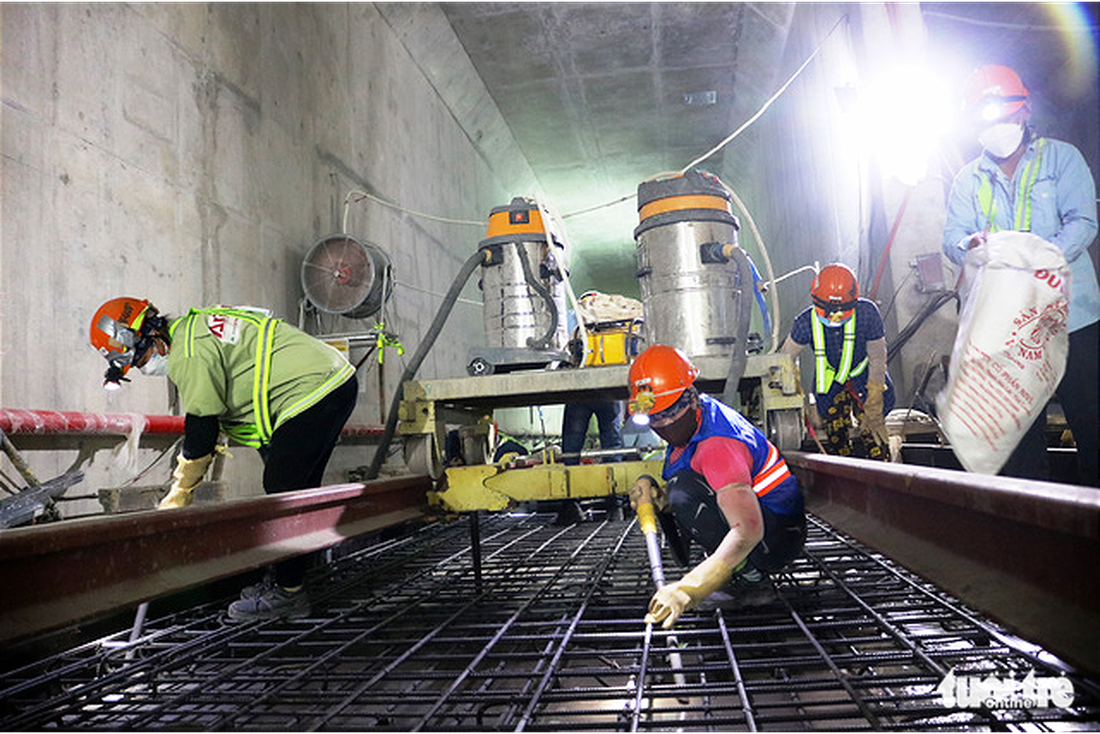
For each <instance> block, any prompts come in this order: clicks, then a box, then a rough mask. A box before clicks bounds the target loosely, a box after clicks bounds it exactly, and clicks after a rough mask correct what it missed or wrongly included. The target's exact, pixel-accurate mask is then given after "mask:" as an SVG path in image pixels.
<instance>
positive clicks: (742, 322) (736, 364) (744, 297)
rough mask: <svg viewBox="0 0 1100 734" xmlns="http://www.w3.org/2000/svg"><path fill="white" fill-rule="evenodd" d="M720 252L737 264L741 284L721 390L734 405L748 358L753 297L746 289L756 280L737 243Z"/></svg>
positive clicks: (752, 286) (728, 403) (750, 264)
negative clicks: (733, 335) (731, 350)
mask: <svg viewBox="0 0 1100 734" xmlns="http://www.w3.org/2000/svg"><path fill="white" fill-rule="evenodd" d="M722 254H724V255H725V256H726V257H729V258H731V259H732V260H733V262H734V263H735V264H736V265H737V275H738V281H739V282H740V284H741V287H740V289H739V291H737V293H738V297H737V332H736V333H737V341H735V342H734V343H733V354H732V355H730V366H729V371H728V372H726V387H725V389H724V390H722V402H723V403H725V404H726V405H734V404H735V403H734V401H735V400H736V399H737V386H738V384H740V382H741V375H743V374H745V363H746V362H747V361H748V358H749V355H748V352H747V351H746V349H745V348H746V347H747V346H748V344H747V342H748V335H749V324H750V323H751V319H752V303H753V298H752V296H750V295H749V293H748V289H749V288H755V287H756V281H755V279H754V278H753V272H752V271H753V267H752V263H751V262H750V261H749V256H748V255H747V254H746V253H745V251H744V250H742V249H741V248H740V247H738V246H737V245H726V246H725V247H723V248H722Z"/></svg>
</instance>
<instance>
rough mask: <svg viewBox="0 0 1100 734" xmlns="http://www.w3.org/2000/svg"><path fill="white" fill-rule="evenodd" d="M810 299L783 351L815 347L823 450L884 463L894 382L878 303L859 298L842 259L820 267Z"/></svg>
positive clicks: (852, 276)
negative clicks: (891, 377)
mask: <svg viewBox="0 0 1100 734" xmlns="http://www.w3.org/2000/svg"><path fill="white" fill-rule="evenodd" d="M810 297H811V299H812V301H813V305H812V306H811V307H810V308H807V309H806V310H805V311H803V312H802V313H800V314H798V316H796V317H795V319H794V324H793V325H792V326H791V333H790V336H788V337H787V339H786V341H784V342H783V346H782V347H781V348H780V352H782V353H783V354H789V355H791V356H794V355H797V354H798V353H799V352H801V351H802V349H803V348H804V347H805V346H806V345H808V344H812V345H813V350H814V402H815V403H816V405H817V413H818V415H819V416H821V420H822V421H823V422H824V424H825V434H826V436H827V440H826V443H825V446H824V448H825V451H826V452H827V453H830V454H835V455H838V456H857V457H860V458H869V459H879V460H882V461H886V460H888V459H889V458H890V450H889V444H888V443H887V435H886V414H887V413H889V412H890V411H891V410H892V409H893V407H894V384H893V382H892V381H891V380H890V375H889V373H888V372H887V371H886V329H885V327H884V326H883V323H882V316H881V315H880V314H879V311H878V306H876V305H875V304H874V302H873V301H870V300H868V299H866V298H860V295H859V282H858V281H857V280H856V274H855V273H853V272H852V270H851V268H849V267H848V266H847V265H842V264H840V263H833V264H832V265H826V266H825V267H824V268H822V269H821V272H820V273H818V274H817V276H816V277H815V278H814V282H813V284H812V285H811V287H810ZM856 425H858V426H859V433H858V437H853V436H852V435H851V434H852V428H853V427H854V426H856Z"/></svg>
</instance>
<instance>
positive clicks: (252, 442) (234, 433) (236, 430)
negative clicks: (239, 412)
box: [221, 423, 263, 448]
mask: <svg viewBox="0 0 1100 734" xmlns="http://www.w3.org/2000/svg"><path fill="white" fill-rule="evenodd" d="M221 429H222V430H223V431H225V432H226V433H227V434H228V435H229V436H230V437H231V438H232V439H233V440H235V441H236V442H237V443H240V444H243V445H245V446H249V447H251V448H259V447H260V446H262V445H263V441H261V440H260V437H259V433H258V432H257V431H256V426H255V425H254V424H252V423H235V424H231V425H227V424H225V423H222V424H221Z"/></svg>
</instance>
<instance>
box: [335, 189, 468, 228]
mask: <svg viewBox="0 0 1100 734" xmlns="http://www.w3.org/2000/svg"><path fill="white" fill-rule="evenodd" d="M352 196H358V198H357V199H356V200H355V202H352V201H351V197H352ZM363 199H370V200H371V201H373V202H375V203H377V204H381V205H382V206H388V207H390V208H391V209H396V210H397V211H399V212H403V213H405V214H411V215H412V216H414V217H420V218H422V219H430V220H432V221H433V222H443V223H444V224H462V225H467V226H471V227H484V226H485V222H484V221H480V222H475V221H473V220H472V219H451V218H448V217H437V216H435V215H434V214H425V213H424V212H418V211H416V210H415V209H408V208H406V207H403V206H399V205H398V204H394V203H392V202H389V201H386V200H385V199H382V198H379V197H377V196H375V195H374V194H368V193H367V192H366V191H360V190H358V189H352V190H351V191H349V192H348V193H347V196H345V197H344V222H343V225H342V226H343V227H344V231H345V232H347V225H348V209H349V208H350V206H351V204H352V203H358V202H360V201H362V200H363Z"/></svg>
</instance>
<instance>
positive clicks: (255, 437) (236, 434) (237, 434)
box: [168, 308, 282, 448]
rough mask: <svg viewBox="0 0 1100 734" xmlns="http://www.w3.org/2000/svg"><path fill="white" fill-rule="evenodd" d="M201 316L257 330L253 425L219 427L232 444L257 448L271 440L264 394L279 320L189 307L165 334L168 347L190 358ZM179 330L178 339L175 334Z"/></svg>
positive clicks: (238, 311) (253, 313)
mask: <svg viewBox="0 0 1100 734" xmlns="http://www.w3.org/2000/svg"><path fill="white" fill-rule="evenodd" d="M203 316H227V317H230V318H237V319H240V320H241V321H244V322H246V323H249V324H252V325H253V326H255V327H256V328H257V329H259V332H260V333H259V334H258V335H257V338H256V358H255V364H254V365H253V373H252V414H253V415H254V416H255V420H256V422H255V423H222V424H221V428H222V430H223V431H225V432H226V433H227V434H229V435H230V436H231V437H232V438H233V439H235V440H236V441H238V442H240V443H242V444H244V445H245V446H251V447H253V448H258V447H260V446H263V445H265V444H267V443H268V442H269V441H270V440H271V434H272V433H273V432H274V428H273V427H272V424H271V402H270V400H269V398H268V391H269V388H270V387H271V354H272V352H273V351H274V350H273V349H272V346H273V343H274V340H275V327H276V325H277V324H278V323H279V322H280V321H281V320H282V319H276V318H272V317H270V316H264V315H263V314H261V313H259V312H257V311H246V310H243V309H236V308H193V309H191V310H190V311H189V312H188V314H187V315H186V316H184V317H183V318H181V319H177V320H176V321H174V322H173V323H172V325H171V326H170V327H169V331H168V335H169V337H170V338H171V339H172V348H173V349H177V348H182V349H183V350H184V355H185V356H187V357H190V356H192V354H193V352H194V348H195V325H196V323H198V324H203V323H205V322H204V320H203V319H202V318H200V317H203ZM180 327H182V328H183V334H182V337H181V338H180V339H178V340H177V339H176V332H177V331H178V330H179V328H180Z"/></svg>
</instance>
